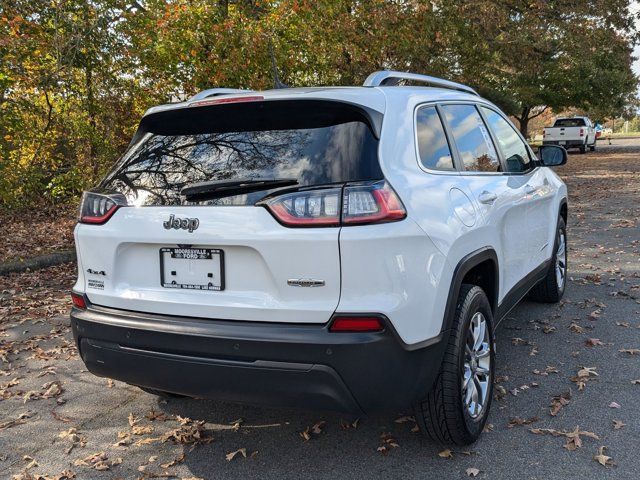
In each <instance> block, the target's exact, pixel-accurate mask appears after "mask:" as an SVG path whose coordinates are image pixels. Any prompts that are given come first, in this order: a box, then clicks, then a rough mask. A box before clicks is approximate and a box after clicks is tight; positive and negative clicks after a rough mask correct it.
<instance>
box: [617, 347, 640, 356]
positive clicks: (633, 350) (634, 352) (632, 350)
mask: <svg viewBox="0 0 640 480" xmlns="http://www.w3.org/2000/svg"><path fill="white" fill-rule="evenodd" d="M618 351H619V352H620V353H628V354H629V355H638V354H639V353H640V349H638V348H621V349H620V350H618Z"/></svg>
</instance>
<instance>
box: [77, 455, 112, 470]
mask: <svg viewBox="0 0 640 480" xmlns="http://www.w3.org/2000/svg"><path fill="white" fill-rule="evenodd" d="M120 463H122V459H121V458H117V459H115V460H114V461H113V462H110V461H109V459H108V457H107V455H106V453H104V452H98V453H94V454H92V455H89V456H88V457H85V458H78V459H76V460H74V462H73V464H74V465H75V466H76V467H80V466H84V467H91V468H93V469H94V470H98V471H105V470H109V468H110V467H111V466H113V465H118V464H120Z"/></svg>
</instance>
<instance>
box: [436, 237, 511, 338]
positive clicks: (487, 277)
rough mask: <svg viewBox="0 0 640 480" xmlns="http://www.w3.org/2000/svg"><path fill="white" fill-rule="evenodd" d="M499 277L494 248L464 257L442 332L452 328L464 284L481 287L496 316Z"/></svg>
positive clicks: (448, 302) (448, 300) (455, 275)
mask: <svg viewBox="0 0 640 480" xmlns="http://www.w3.org/2000/svg"><path fill="white" fill-rule="evenodd" d="M499 275H500V274H499V269H498V255H497V254H496V252H495V250H494V249H493V248H492V247H488V246H487V247H483V248H480V249H478V250H475V251H473V252H471V253H469V254H468V255H466V256H465V257H463V258H462V259H461V260H460V261H459V262H458V264H457V265H456V267H455V269H454V272H453V278H452V280H451V285H450V286H449V295H448V297H447V304H446V307H445V313H444V319H443V322H442V331H443V332H444V331H448V330H449V329H450V328H451V324H452V323H453V315H454V314H455V310H456V302H457V301H458V293H459V292H460V288H461V287H462V284H463V283H472V284H474V285H478V286H479V287H481V288H482V289H483V290H484V291H485V294H486V295H487V298H488V299H489V304H490V305H491V310H492V312H493V313H494V314H495V313H496V312H497V309H498V295H499V288H500V277H499Z"/></svg>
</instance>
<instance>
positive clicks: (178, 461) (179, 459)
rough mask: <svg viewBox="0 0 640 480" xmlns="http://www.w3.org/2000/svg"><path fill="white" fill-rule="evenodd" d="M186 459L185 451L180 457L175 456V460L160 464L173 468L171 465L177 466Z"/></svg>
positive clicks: (163, 466)
mask: <svg viewBox="0 0 640 480" xmlns="http://www.w3.org/2000/svg"><path fill="white" fill-rule="evenodd" d="M184 459H185V454H184V453H183V454H181V455H180V456H179V457H177V458H174V459H173V460H171V461H170V462H167V463H161V464H160V467H162V468H165V469H167V468H171V467H175V466H176V465H178V464H179V463H182V462H184Z"/></svg>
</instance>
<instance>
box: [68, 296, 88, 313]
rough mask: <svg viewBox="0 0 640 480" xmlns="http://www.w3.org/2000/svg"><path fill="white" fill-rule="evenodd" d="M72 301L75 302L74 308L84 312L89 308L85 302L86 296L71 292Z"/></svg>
mask: <svg viewBox="0 0 640 480" xmlns="http://www.w3.org/2000/svg"><path fill="white" fill-rule="evenodd" d="M71 301H72V302H73V306H74V307H76V308H80V309H82V310H85V309H86V308H87V303H86V302H85V301H84V295H80V294H79V293H74V292H71Z"/></svg>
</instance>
